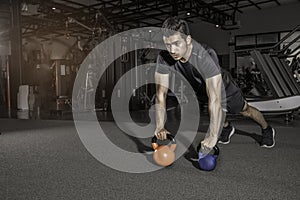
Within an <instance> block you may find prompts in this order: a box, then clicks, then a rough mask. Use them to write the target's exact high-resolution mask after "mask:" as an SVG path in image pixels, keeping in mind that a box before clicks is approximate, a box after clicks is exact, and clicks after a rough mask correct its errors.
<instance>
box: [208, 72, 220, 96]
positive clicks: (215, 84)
mask: <svg viewBox="0 0 300 200" xmlns="http://www.w3.org/2000/svg"><path fill="white" fill-rule="evenodd" d="M205 82H206V91H207V95H208V96H209V97H212V96H216V95H217V96H218V97H219V96H221V85H222V76H221V74H218V75H215V76H213V77H210V78H208V79H206V81H205Z"/></svg>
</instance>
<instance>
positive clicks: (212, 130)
mask: <svg viewBox="0 0 300 200" xmlns="http://www.w3.org/2000/svg"><path fill="white" fill-rule="evenodd" d="M221 88H222V76H221V74H218V75H216V76H213V77H211V78H208V79H206V91H207V96H208V112H209V116H210V124H209V132H208V133H207V134H206V136H205V139H204V140H203V141H202V142H201V146H202V151H204V152H203V153H209V151H211V150H212V148H213V147H214V146H215V145H216V143H217V141H218V137H219V132H220V131H221V128H222V122H223V121H222V119H223V114H224V113H223V110H222V104H221V103H222V90H221Z"/></svg>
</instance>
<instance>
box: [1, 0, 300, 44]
mask: <svg viewBox="0 0 300 200" xmlns="http://www.w3.org/2000/svg"><path fill="white" fill-rule="evenodd" d="M2 1H6V3H2V4H1V5H0V17H1V18H2V19H4V18H5V17H7V18H10V13H11V12H10V11H11V9H12V7H18V6H13V4H16V3H18V2H19V3H18V4H19V8H18V9H20V10H21V13H22V15H21V26H22V28H23V29H22V35H23V37H31V36H37V37H40V38H44V39H47V38H48V37H53V35H55V36H61V35H66V34H69V35H70V36H82V37H88V36H89V35H91V34H97V33H98V32H102V33H103V32H119V31H122V30H127V29H131V28H136V27H145V26H160V25H161V24H162V22H163V20H164V19H165V18H166V17H167V16H169V15H179V16H181V17H184V18H185V19H186V20H188V21H190V22H192V21H193V20H203V21H207V22H209V23H213V24H218V25H220V26H221V27H223V28H224V29H226V27H228V26H232V25H235V24H236V23H237V21H236V18H235V16H236V14H237V13H240V14H244V13H245V12H251V10H254V9H255V10H262V9H265V8H266V7H274V6H282V5H284V4H289V3H296V2H299V0H155V1H148V0H47V1H45V0H2Z"/></svg>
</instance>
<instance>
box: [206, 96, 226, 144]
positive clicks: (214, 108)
mask: <svg viewBox="0 0 300 200" xmlns="http://www.w3.org/2000/svg"><path fill="white" fill-rule="evenodd" d="M208 111H209V115H210V124H209V133H208V135H207V136H208V137H211V139H212V140H214V142H217V140H218V137H219V132H220V131H221V128H222V119H223V114H224V113H223V110H222V106H221V102H220V100H219V99H216V100H213V101H211V102H209V105H208Z"/></svg>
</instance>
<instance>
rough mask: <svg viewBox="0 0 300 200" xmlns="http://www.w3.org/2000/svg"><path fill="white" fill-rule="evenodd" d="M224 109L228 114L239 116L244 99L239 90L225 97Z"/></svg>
mask: <svg viewBox="0 0 300 200" xmlns="http://www.w3.org/2000/svg"><path fill="white" fill-rule="evenodd" d="M226 98H227V101H226V102H227V104H226V109H227V112H228V113H231V114H239V113H240V112H241V111H242V110H243V108H244V105H245V99H244V97H243V94H242V92H241V90H237V91H235V92H234V93H233V94H231V95H229V96H227V97H226Z"/></svg>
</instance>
